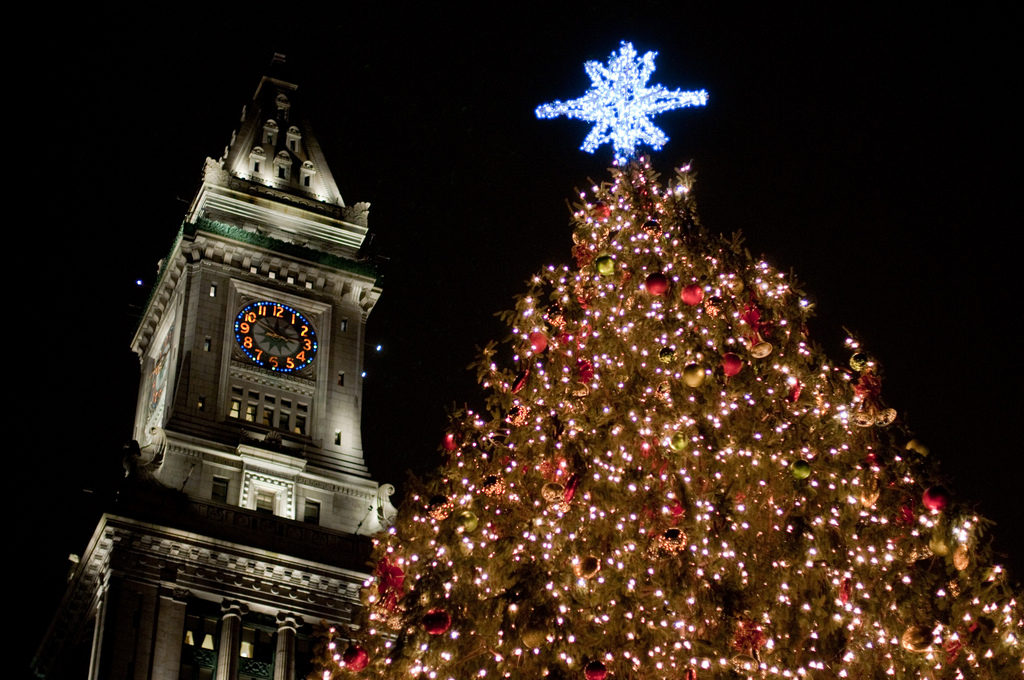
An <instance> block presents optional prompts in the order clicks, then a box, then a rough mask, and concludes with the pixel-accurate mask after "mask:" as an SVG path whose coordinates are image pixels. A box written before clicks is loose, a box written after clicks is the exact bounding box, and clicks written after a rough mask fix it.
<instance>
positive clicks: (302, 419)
mask: <svg viewBox="0 0 1024 680" xmlns="http://www.w3.org/2000/svg"><path fill="white" fill-rule="evenodd" d="M295 434H306V416H295Z"/></svg>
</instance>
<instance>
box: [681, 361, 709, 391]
mask: <svg viewBox="0 0 1024 680" xmlns="http://www.w3.org/2000/svg"><path fill="white" fill-rule="evenodd" d="M705 375H706V374H705V372H704V368H703V367H702V366H698V365H697V364H690V365H689V366H687V367H686V368H684V369H683V382H684V383H686V384H687V385H688V386H690V387H700V386H701V385H703V384H704V377H705Z"/></svg>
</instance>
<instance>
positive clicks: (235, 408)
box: [228, 399, 242, 418]
mask: <svg viewBox="0 0 1024 680" xmlns="http://www.w3.org/2000/svg"><path fill="white" fill-rule="evenodd" d="M240 415H242V401H241V400H240V399H232V400H231V411H230V412H229V413H228V417H229V418H237V417H239V416H240Z"/></svg>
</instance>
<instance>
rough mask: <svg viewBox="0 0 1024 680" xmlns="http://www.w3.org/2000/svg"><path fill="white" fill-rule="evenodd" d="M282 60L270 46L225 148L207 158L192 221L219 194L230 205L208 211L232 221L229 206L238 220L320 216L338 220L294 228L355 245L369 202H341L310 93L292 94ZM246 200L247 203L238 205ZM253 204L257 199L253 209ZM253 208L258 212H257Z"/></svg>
mask: <svg viewBox="0 0 1024 680" xmlns="http://www.w3.org/2000/svg"><path fill="white" fill-rule="evenodd" d="M285 64H286V61H285V57H284V55H283V54H281V53H275V54H274V57H273V59H272V60H271V63H270V66H269V68H268V69H267V71H266V75H264V76H263V77H262V78H261V79H260V82H259V84H258V85H257V87H256V92H255V93H254V94H253V98H252V101H251V102H249V103H248V104H246V105H245V106H243V107H242V113H241V118H240V120H239V123H238V127H237V128H236V129H235V130H234V131H233V132H232V133H231V140H230V142H229V143H228V145H227V146H226V147H225V149H224V155H223V156H222V157H221V158H220V159H219V160H217V161H213V160H211V159H208V160H207V165H206V171H205V174H204V181H203V187H204V188H203V189H201V190H200V194H199V196H197V199H196V202H194V203H193V209H192V211H191V213H190V221H192V220H194V219H197V218H199V217H202V216H204V215H206V216H212V214H211V213H210V211H211V210H212V209H213V206H212V205H211V204H210V201H211V200H214V199H213V196H214V195H218V196H221V199H216V202H217V203H218V205H219V204H220V203H224V202H225V201H227V202H228V203H231V204H232V206H234V207H231V208H230V209H228V208H227V203H225V204H224V205H222V206H220V209H219V210H215V211H214V213H213V214H216V215H218V217H214V219H220V220H228V221H229V222H230V221H236V220H235V218H231V219H229V218H228V214H229V213H230V214H235V217H236V218H237V220H242V221H243V222H247V223H258V224H263V223H266V222H275V223H276V222H281V220H284V221H286V222H289V221H294V220H299V221H301V222H303V223H305V222H308V221H310V220H312V221H313V222H322V221H324V220H326V221H327V222H332V223H336V226H335V227H334V228H332V229H327V230H322V229H320V228H316V229H305V228H304V229H300V230H299V231H302V232H303V233H304V234H305V236H304V238H308V237H310V236H314V234H315V238H314V240H315V241H326V242H325V243H324V244H323V247H325V248H326V249H328V250H333V248H334V247H336V246H340V247H341V248H342V249H343V250H345V251H347V252H352V251H353V250H358V249H359V248H360V247H361V245H362V243H363V239H364V238H365V235H366V232H367V225H366V218H367V211H368V209H369V204H368V203H357V204H355V205H353V206H346V205H345V201H344V200H343V199H342V197H341V192H340V191H339V189H338V185H337V183H336V182H335V180H334V175H333V174H332V173H331V170H330V168H329V167H328V165H327V160H326V158H325V157H324V154H323V150H322V149H321V147H320V143H319V141H318V140H317V138H316V136H315V134H314V133H313V130H312V128H311V126H310V123H309V117H308V115H307V112H308V110H309V101H308V100H307V99H306V98H305V97H304V96H300V95H299V94H298V89H299V88H298V85H296V84H295V83H294V82H291V80H292V78H290V77H289V78H287V79H286V76H288V74H287V73H286V69H284V66H285ZM214 187H219V188H217V189H215V188H214ZM229 196H231V197H233V198H231V199H229V198H228V197H229ZM247 204H251V205H248V207H244V206H245V205H247ZM256 204H259V205H261V206H263V207H262V208H259V209H257V208H255V207H254V206H255V205H256ZM272 206H277V207H272ZM257 213H258V214H259V215H262V217H259V218H257V217H256V215H257ZM306 232H309V233H306ZM314 247H316V246H314ZM339 254H342V253H339Z"/></svg>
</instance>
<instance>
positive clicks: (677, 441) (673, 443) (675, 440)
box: [668, 432, 686, 453]
mask: <svg viewBox="0 0 1024 680" xmlns="http://www.w3.org/2000/svg"><path fill="white" fill-rule="evenodd" d="M668 445H669V446H670V447H671V448H672V450H673V451H675V452H676V453H679V452H680V451H685V450H686V435H685V434H683V433H682V432H676V433H675V434H674V435H672V439H671V440H669V443H668Z"/></svg>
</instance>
